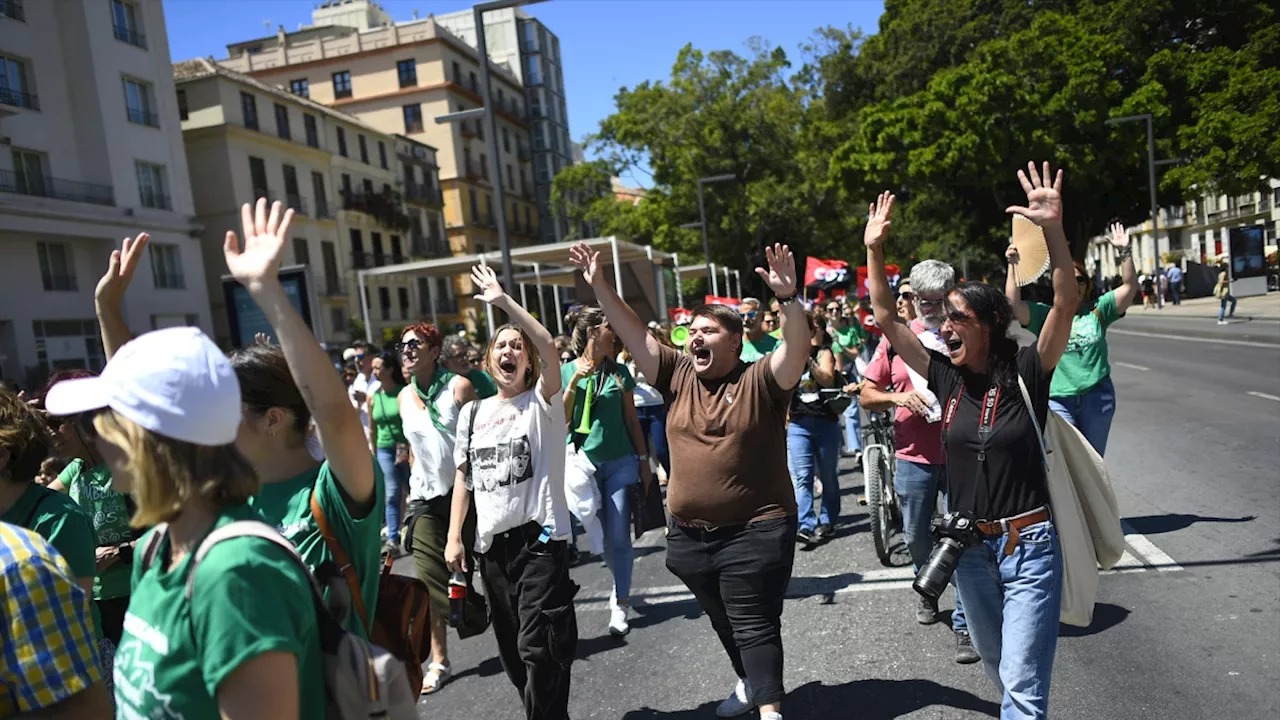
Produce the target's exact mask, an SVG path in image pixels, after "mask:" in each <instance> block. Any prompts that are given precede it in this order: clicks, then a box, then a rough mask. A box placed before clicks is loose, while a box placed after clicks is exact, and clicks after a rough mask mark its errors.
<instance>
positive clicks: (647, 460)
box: [640, 454, 649, 462]
mask: <svg viewBox="0 0 1280 720" xmlns="http://www.w3.org/2000/svg"><path fill="white" fill-rule="evenodd" d="M640 461H641V462H649V456H648V455H647V454H645V455H641V456H640Z"/></svg>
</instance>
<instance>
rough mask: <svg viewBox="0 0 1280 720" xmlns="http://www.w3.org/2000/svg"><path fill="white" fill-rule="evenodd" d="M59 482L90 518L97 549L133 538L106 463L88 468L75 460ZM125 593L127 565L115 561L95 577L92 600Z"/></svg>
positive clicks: (125, 508)
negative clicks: (112, 485) (95, 535)
mask: <svg viewBox="0 0 1280 720" xmlns="http://www.w3.org/2000/svg"><path fill="white" fill-rule="evenodd" d="M58 480H59V481H61V482H62V484H63V485H65V486H66V488H67V495H69V496H70V497H71V499H72V500H74V501H75V502H76V504H77V505H79V506H80V509H81V510H84V511H85V513H86V514H88V515H89V516H90V517H91V518H92V519H93V530H94V532H96V533H98V547H113V546H116V545H120V544H122V543H127V542H129V541H130V540H132V539H133V536H134V533H133V528H131V527H129V506H128V503H126V502H125V494H124V493H120V492H116V491H115V490H114V489H112V487H111V468H109V467H107V465H106V463H103V464H101V465H97V466H95V467H92V468H90V467H86V464H85V461H84V460H81V459H79V458H76V459H75V460H72V461H71V462H70V463H69V464H68V465H67V467H66V469H65V470H63V471H62V473H61V474H59V475H58ZM128 594H129V563H127V562H116V563H114V564H112V565H111V567H108V568H107V569H106V570H103V571H102V572H100V573H98V576H97V577H96V578H94V581H93V599H94V600H111V599H113V598H118V597H125V596H127V595H128Z"/></svg>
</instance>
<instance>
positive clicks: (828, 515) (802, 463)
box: [787, 415, 840, 533]
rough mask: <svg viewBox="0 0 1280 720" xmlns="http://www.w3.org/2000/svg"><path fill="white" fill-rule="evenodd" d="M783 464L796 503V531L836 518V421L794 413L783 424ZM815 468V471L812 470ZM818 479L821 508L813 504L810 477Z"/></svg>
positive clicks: (812, 527) (837, 448) (837, 427)
mask: <svg viewBox="0 0 1280 720" xmlns="http://www.w3.org/2000/svg"><path fill="white" fill-rule="evenodd" d="M787 465H788V467H789V468H790V470H791V485H792V486H793V487H794V488H795V491H796V505H798V506H799V507H800V521H799V526H798V528H797V529H798V530H799V531H800V532H806V533H812V532H813V530H814V528H816V527H817V526H818V525H830V524H833V523H835V521H836V520H839V519H840V423H838V422H836V421H834V420H828V419H826V418H820V417H818V416H816V415H796V416H793V417H792V418H791V423H790V424H789V425H787ZM815 471H816V472H815ZM815 474H816V475H817V477H818V478H819V479H821V480H822V510H821V512H815V511H814V508H813V478H814V475H815Z"/></svg>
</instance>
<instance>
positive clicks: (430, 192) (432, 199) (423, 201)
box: [404, 183, 444, 208]
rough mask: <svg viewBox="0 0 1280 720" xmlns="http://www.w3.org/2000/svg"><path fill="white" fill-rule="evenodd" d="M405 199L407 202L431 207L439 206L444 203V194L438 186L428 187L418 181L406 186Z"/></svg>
mask: <svg viewBox="0 0 1280 720" xmlns="http://www.w3.org/2000/svg"><path fill="white" fill-rule="evenodd" d="M404 199H405V201H406V202H411V203H415V204H418V205H427V206H430V207H437V208H438V207H441V206H442V205H444V194H443V193H442V192H441V191H440V190H439V189H438V188H433V187H427V186H426V185H419V184H417V183H414V184H413V185H406V186H405V188H404Z"/></svg>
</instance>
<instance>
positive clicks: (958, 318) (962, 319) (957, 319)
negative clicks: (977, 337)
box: [947, 310, 973, 325]
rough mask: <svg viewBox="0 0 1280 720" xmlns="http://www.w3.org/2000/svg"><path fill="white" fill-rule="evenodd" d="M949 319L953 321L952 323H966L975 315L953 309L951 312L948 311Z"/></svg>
mask: <svg viewBox="0 0 1280 720" xmlns="http://www.w3.org/2000/svg"><path fill="white" fill-rule="evenodd" d="M947 319H948V320H950V321H951V324H952V325H964V324H965V323H967V322H969V321H970V320H972V319H973V316H972V315H966V314H965V313H962V312H960V311H959V310H952V311H951V312H949V313H947Z"/></svg>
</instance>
